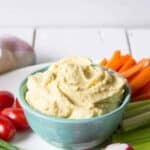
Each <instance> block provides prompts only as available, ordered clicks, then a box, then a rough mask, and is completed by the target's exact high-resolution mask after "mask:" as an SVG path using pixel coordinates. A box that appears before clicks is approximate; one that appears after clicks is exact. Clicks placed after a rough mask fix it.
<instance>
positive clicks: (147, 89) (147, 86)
mask: <svg viewBox="0 0 150 150" xmlns="http://www.w3.org/2000/svg"><path fill="white" fill-rule="evenodd" d="M148 91H150V82H148V83H147V84H146V85H145V86H144V87H143V88H141V89H140V90H139V91H138V94H142V93H146V92H148Z"/></svg>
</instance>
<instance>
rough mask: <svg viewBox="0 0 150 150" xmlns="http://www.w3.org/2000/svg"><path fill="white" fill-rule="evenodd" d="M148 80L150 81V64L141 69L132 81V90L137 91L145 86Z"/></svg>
mask: <svg viewBox="0 0 150 150" xmlns="http://www.w3.org/2000/svg"><path fill="white" fill-rule="evenodd" d="M148 82H150V66H148V67H145V68H144V69H143V70H141V71H140V72H139V73H138V74H137V75H136V76H135V77H134V78H133V79H132V80H131V81H130V83H129V84H130V86H131V89H132V92H133V93H135V92H136V91H137V90H139V89H140V88H142V87H144V86H145V85H146V84H147V83H148Z"/></svg>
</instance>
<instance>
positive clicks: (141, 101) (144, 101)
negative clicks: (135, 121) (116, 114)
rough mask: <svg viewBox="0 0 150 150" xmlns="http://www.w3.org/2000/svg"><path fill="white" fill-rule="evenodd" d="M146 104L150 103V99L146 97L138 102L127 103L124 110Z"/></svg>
mask: <svg viewBox="0 0 150 150" xmlns="http://www.w3.org/2000/svg"><path fill="white" fill-rule="evenodd" d="M147 104H150V99H147V100H140V101H138V102H131V103H129V105H128V107H127V109H126V111H129V110H133V109H136V108H139V107H142V106H145V105H147Z"/></svg>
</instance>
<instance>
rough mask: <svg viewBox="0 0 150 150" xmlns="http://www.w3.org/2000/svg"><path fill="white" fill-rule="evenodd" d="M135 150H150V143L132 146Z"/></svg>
mask: <svg viewBox="0 0 150 150" xmlns="http://www.w3.org/2000/svg"><path fill="white" fill-rule="evenodd" d="M132 146H133V148H134V149H135V150H150V141H149V142H144V143H140V144H136V145H132Z"/></svg>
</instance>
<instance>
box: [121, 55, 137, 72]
mask: <svg viewBox="0 0 150 150" xmlns="http://www.w3.org/2000/svg"><path fill="white" fill-rule="evenodd" d="M134 65H136V61H135V60H134V59H133V58H132V57H130V58H128V59H127V60H125V62H124V64H123V66H122V67H121V68H120V69H119V72H120V73H121V72H124V71H126V70H128V69H129V68H131V67H133V66H134Z"/></svg>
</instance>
